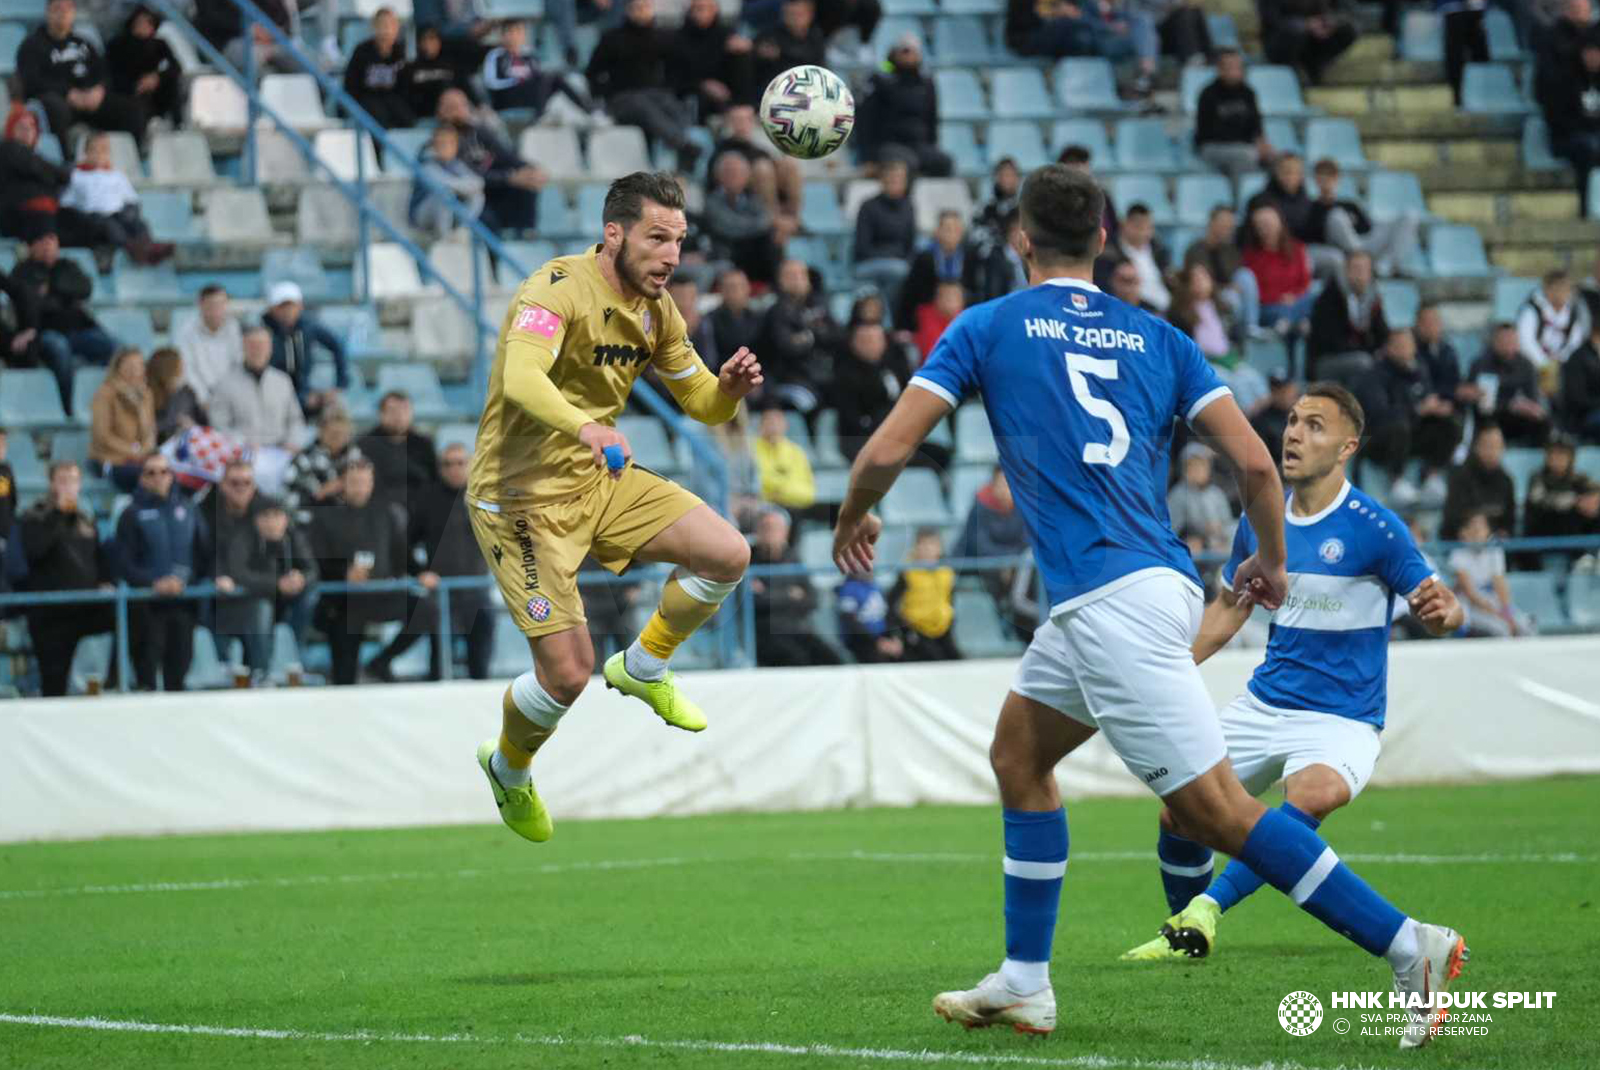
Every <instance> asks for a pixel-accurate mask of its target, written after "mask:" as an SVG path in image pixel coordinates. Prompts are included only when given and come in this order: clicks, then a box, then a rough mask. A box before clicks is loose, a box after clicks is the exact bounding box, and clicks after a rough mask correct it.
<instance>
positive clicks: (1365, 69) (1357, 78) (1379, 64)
mask: <svg viewBox="0 0 1600 1070" xmlns="http://www.w3.org/2000/svg"><path fill="white" fill-rule="evenodd" d="M1443 79H1444V64H1442V63H1424V62H1421V61H1418V60H1403V59H1389V58H1387V57H1385V58H1383V59H1373V60H1364V61H1362V62H1360V63H1351V62H1348V61H1341V62H1340V63H1338V64H1337V65H1336V66H1335V67H1333V68H1332V69H1331V70H1329V71H1328V72H1327V73H1326V74H1325V75H1324V76H1323V79H1322V84H1323V86H1325V87H1327V88H1330V89H1338V88H1348V87H1352V86H1372V85H1375V84H1376V85H1391V86H1394V85H1408V86H1409V85H1435V84H1437V83H1439V82H1441V81H1442V80H1443Z"/></svg>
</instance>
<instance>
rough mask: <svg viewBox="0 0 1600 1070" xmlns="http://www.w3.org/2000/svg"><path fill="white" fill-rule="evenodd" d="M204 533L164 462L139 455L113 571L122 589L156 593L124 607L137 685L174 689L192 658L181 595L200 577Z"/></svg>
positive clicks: (189, 620)
mask: <svg viewBox="0 0 1600 1070" xmlns="http://www.w3.org/2000/svg"><path fill="white" fill-rule="evenodd" d="M204 539H205V532H204V530H203V528H202V526H201V523H200V517H199V515H198V514H197V513H196V512H195V510H194V506H192V505H190V504H189V502H188V499H187V498H185V497H184V496H183V495H182V494H179V493H178V492H177V490H176V489H175V488H174V486H173V475H172V464H171V462H170V461H168V460H167V458H165V457H163V456H162V455H161V454H159V453H152V454H151V455H150V456H148V457H146V458H145V459H144V464H143V466H142V467H141V468H140V471H139V486H138V489H137V490H135V491H134V492H133V501H132V502H131V503H130V504H129V505H128V507H127V508H126V509H124V510H123V511H122V516H121V518H120V519H119V520H118V521H117V551H116V555H117V572H118V574H119V575H120V576H121V577H122V579H123V580H124V581H126V582H127V583H128V584H129V585H130V586H133V587H139V588H149V589H150V590H152V591H154V592H155V593H156V594H157V595H160V596H161V597H160V598H157V599H155V600H153V601H148V602H133V603H131V604H130V605H129V606H128V632H129V639H130V642H131V645H132V647H133V650H132V654H133V675H134V679H135V680H136V681H137V682H138V685H139V690H141V691H154V690H156V672H157V670H158V669H159V670H160V673H161V684H162V687H164V688H165V689H166V690H168V691H182V690H183V689H184V687H183V678H184V677H185V676H187V675H189V663H190V662H191V661H192V660H193V659H194V626H195V617H196V611H195V603H194V602H192V601H190V600H189V599H187V598H180V597H177V596H179V595H182V594H183V592H184V589H185V588H186V587H188V586H189V584H191V583H193V582H194V581H195V580H197V579H199V578H200V577H201V576H202V575H204V570H203V569H202V568H201V565H202V564H203V562H204V557H203V555H202V552H201V550H202V547H203V545H204Z"/></svg>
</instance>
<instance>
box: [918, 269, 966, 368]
mask: <svg viewBox="0 0 1600 1070" xmlns="http://www.w3.org/2000/svg"><path fill="white" fill-rule="evenodd" d="M966 307H967V292H966V291H965V290H963V289H962V288H961V284H960V283H959V282H954V281H945V282H941V283H939V286H938V288H937V289H936V290H934V293H933V300H932V301H930V302H928V303H927V304H925V305H918V306H917V318H916V319H915V320H914V321H913V322H914V323H915V324H916V330H915V331H914V332H912V337H913V339H914V340H915V342H916V347H917V352H918V353H919V354H920V355H921V357H922V360H927V359H928V357H929V355H930V354H932V353H933V347H934V346H935V345H937V344H938V343H939V339H940V338H942V337H943V336H944V332H945V328H947V327H949V326H950V324H952V323H954V322H955V318H956V317H957V316H959V315H961V310H962V309H964V308H966ZM917 366H918V367H921V361H919V362H918V365H917Z"/></svg>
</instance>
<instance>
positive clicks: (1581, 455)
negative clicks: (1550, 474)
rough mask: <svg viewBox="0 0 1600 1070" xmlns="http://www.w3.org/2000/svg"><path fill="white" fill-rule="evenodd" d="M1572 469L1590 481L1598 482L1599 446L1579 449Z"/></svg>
mask: <svg viewBox="0 0 1600 1070" xmlns="http://www.w3.org/2000/svg"><path fill="white" fill-rule="evenodd" d="M1573 467H1574V468H1576V469H1577V470H1578V471H1580V472H1582V473H1583V474H1584V475H1586V476H1588V477H1589V478H1590V479H1593V480H1595V481H1596V482H1600V446H1583V447H1580V448H1579V450H1578V460H1577V462H1576V463H1575V464H1574V465H1573Z"/></svg>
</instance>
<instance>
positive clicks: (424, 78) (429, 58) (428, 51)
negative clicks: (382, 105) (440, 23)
mask: <svg viewBox="0 0 1600 1070" xmlns="http://www.w3.org/2000/svg"><path fill="white" fill-rule="evenodd" d="M472 74H473V71H472V69H471V68H470V67H467V66H464V65H463V64H462V63H461V62H460V61H459V60H458V59H457V58H456V57H455V56H454V55H452V54H450V53H447V52H446V51H445V47H444V37H443V36H442V35H441V34H440V33H439V27H437V26H420V27H418V29H417V54H416V56H414V57H413V58H412V59H410V60H407V61H406V63H405V65H404V66H402V67H401V68H400V91H401V93H403V94H404V95H405V100H406V104H408V105H409V106H410V108H411V114H412V115H415V116H417V117H418V118H421V117H422V116H424V115H437V114H438V112H439V98H440V97H442V96H443V95H444V91H445V90H446V89H456V90H459V91H461V93H462V94H464V95H465V96H466V97H467V98H468V100H469V101H470V100H471V98H472V96H473V94H474V92H475V90H474V89H473V87H472Z"/></svg>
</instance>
